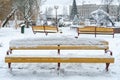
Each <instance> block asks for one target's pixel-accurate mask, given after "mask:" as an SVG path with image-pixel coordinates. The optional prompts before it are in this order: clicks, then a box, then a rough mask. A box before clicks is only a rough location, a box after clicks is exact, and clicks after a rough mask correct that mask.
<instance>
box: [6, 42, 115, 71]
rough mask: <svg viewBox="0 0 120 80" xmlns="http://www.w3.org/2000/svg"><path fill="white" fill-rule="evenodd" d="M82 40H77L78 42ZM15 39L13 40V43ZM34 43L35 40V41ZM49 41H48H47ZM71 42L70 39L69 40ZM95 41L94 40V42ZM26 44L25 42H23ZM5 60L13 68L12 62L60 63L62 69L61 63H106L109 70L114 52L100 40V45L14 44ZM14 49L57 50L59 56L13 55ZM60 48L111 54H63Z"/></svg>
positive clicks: (106, 43)
mask: <svg viewBox="0 0 120 80" xmlns="http://www.w3.org/2000/svg"><path fill="white" fill-rule="evenodd" d="M75 41H76V40H75ZM78 41H80V40H77V42H78ZM14 42H15V41H12V43H11V44H13V43H14ZM33 43H34V42H33ZM47 43H48V42H47ZM68 43H69V41H68ZM93 43H94V42H93ZM23 44H24V43H23ZM9 49H10V50H9V51H7V56H6V57H5V62H6V63H8V67H9V68H11V63H58V70H59V69H60V63H106V71H108V68H109V65H110V63H114V58H113V57H112V52H111V51H110V50H108V49H109V47H108V42H106V41H100V45H97V44H96V45H95V44H93V45H90V44H88V45H87V44H85V45H83V44H81V45H76V44H72V45H71V44H70V45H68V44H61V45H60V44H54V45H50V44H48V45H43V44H42V45H38V46H34V47H33V46H24V45H22V42H21V45H19V46H17V47H15V46H14V45H12V46H10V47H9ZM13 50H57V51H58V52H57V54H58V55H57V56H54V55H53V56H51V57H50V56H22V55H19V56H18V55H16V56H12V55H11V53H12V51H13ZM60 50H105V53H106V54H107V53H108V52H110V56H108V55H107V56H106V55H98V56H96V55H91V56H61V55H60Z"/></svg>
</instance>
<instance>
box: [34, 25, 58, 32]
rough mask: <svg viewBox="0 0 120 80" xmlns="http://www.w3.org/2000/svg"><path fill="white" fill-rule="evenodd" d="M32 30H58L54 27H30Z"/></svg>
mask: <svg viewBox="0 0 120 80" xmlns="http://www.w3.org/2000/svg"><path fill="white" fill-rule="evenodd" d="M32 29H33V31H37V30H38V31H40V30H44V31H47V30H56V31H57V30H58V28H57V27H55V26H32Z"/></svg>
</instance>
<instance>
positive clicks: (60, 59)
mask: <svg viewBox="0 0 120 80" xmlns="http://www.w3.org/2000/svg"><path fill="white" fill-rule="evenodd" d="M5 62H6V63H11V62H12V63H27V62H28V63H35V62H40V63H59V62H60V63H114V58H113V57H101V56H100V57H94V56H92V57H89V56H88V57H39V56H38V57H26V56H24V57H23V56H22V57H18V56H17V57H15V56H14V57H12V56H11V57H8V56H6V57H5Z"/></svg>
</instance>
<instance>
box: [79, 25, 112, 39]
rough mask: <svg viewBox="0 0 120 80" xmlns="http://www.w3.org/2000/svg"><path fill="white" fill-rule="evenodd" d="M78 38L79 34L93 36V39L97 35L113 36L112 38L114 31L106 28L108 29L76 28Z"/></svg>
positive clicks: (94, 27) (93, 27)
mask: <svg viewBox="0 0 120 80" xmlns="http://www.w3.org/2000/svg"><path fill="white" fill-rule="evenodd" d="M77 33H78V36H79V34H95V37H96V35H97V34H102V35H113V38H114V29H113V28H108V27H96V26H86V27H83V28H79V27H78V28H77Z"/></svg>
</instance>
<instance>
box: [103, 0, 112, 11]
mask: <svg viewBox="0 0 120 80" xmlns="http://www.w3.org/2000/svg"><path fill="white" fill-rule="evenodd" d="M113 1H114V0H102V2H103V3H104V5H105V9H106V12H107V13H109V12H110V8H109V6H110V4H112V2H113Z"/></svg>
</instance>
